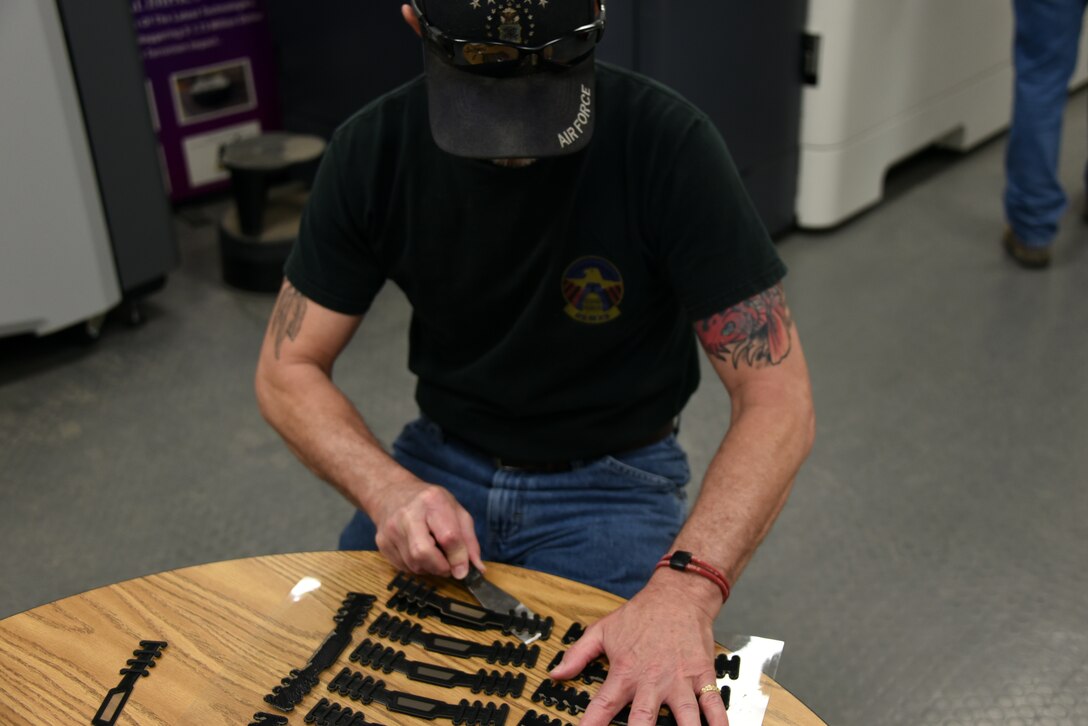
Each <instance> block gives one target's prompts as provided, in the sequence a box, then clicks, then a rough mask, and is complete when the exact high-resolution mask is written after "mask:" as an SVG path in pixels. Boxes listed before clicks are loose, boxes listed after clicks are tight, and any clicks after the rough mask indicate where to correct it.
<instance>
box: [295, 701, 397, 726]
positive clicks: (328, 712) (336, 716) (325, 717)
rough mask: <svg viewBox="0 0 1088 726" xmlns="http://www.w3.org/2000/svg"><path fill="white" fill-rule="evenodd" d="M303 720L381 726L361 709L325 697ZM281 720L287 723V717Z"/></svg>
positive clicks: (336, 725)
mask: <svg viewBox="0 0 1088 726" xmlns="http://www.w3.org/2000/svg"><path fill="white" fill-rule="evenodd" d="M303 721H305V722H306V723H313V724H317V726H381V724H377V723H371V722H370V721H367V720H366V718H364V717H363V712H362V711H352V710H351V709H350V708H344V707H343V706H341V705H340V704H339V703H333V702H332V701H330V700H329V699H327V698H322V699H321V700H320V701H318V702H317V705H315V706H314V707H313V708H311V709H310V712H309V713H308V714H306V718H304V719H303ZM283 722H284V723H287V719H283Z"/></svg>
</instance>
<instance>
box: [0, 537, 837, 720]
mask: <svg viewBox="0 0 1088 726" xmlns="http://www.w3.org/2000/svg"><path fill="white" fill-rule="evenodd" d="M395 575H396V573H395V572H394V571H393V569H392V568H391V567H390V566H389V565H388V564H387V563H386V562H385V561H384V560H383V559H382V558H381V557H380V556H379V555H377V554H376V553H370V552H310V553H300V554H286V555H272V556H267V557H255V558H250V559H242V560H233V561H228V562H216V563H212V564H207V565H200V566H196V567H188V568H184V569H180V570H174V571H170V572H164V573H160V574H157V575H150V576H147V577H140V578H137V579H134V580H128V581H126V582H121V583H118V584H115V585H109V586H107V587H102V588H98V589H96V590H91V591H90V592H86V593H83V594H81V595H74V596H72V597H68V598H65V599H63V600H59V601H57V602H54V603H50V604H48V605H42V606H41V607H37V608H34V609H33V610H29V611H27V612H24V613H20V614H18V615H14V616H11V617H9V618H6V619H4V620H2V621H0V723H4V724H21V723H28V724H42V723H56V724H60V723H64V724H80V723H83V724H87V723H91V722H92V719H93V718H94V717H95V715H96V713H97V712H98V711H99V707H100V706H102V705H103V701H104V699H105V698H106V695H107V694H108V693H109V692H110V691H111V689H114V688H116V687H118V686H119V684H120V682H121V681H122V680H123V678H126V677H127V678H128V680H129V681H135V682H134V683H133V685H132V686H131V689H130V691H131V696H130V697H129V699H128V701H127V702H126V703H125V704H124V707H123V709H122V710H121V711H120V712H119V715H118V716H117V718H116V723H118V724H169V725H171V726H174V725H177V724H199V725H201V726H207V725H210V724H247V723H250V722H251V721H252V720H253V717H254V714H255V713H256V712H258V711H265V712H269V713H273V714H279V715H282V716H286V717H287V718H288V719H289V723H291V724H301V723H303V719H304V716H305V715H306V714H307V712H308V711H310V709H311V708H312V707H313V706H314V705H315V704H316V703H318V701H319V700H320V699H321V698H328V699H329V700H330V701H333V702H338V703H342V705H343V706H344V707H350V708H353V709H354V710H356V711H357V712H358V711H362V712H363V713H364V714H365V718H366V720H367V722H370V723H380V724H419V723H425V722H424V721H421V720H418V719H416V718H414V717H409V716H405V715H403V714H399V713H392V712H390V711H389V710H387V709H386V708H385V707H383V705H381V703H379V702H377V701H375V702H371V703H369V704H368V705H363V704H361V703H359V702H358V701H351V700H348V699H347V698H342V697H340V696H339V695H338V694H335V693H330V692H329V690H328V688H327V686H328V685H329V683H330V681H331V680H332V679H333V677H334V676H335V675H336V674H337V672H338V671H340V670H341V669H342V668H344V667H350V668H351V669H352V670H357V671H362V672H364V673H367V674H369V675H373V676H374V677H375V678H379V679H381V680H383V681H385V682H386V688H388V689H390V690H395V691H400V692H402V693H410V694H414V695H417V696H423V697H426V698H430V699H437V700H440V701H444V702H448V703H451V704H456V703H458V701H459V700H461V699H467V700H468V701H477V700H479V701H483V702H489V701H490V702H499V703H506V704H509V715H508V716H507V718H506V724H507V726H515V725H516V724H517V723H518V722H519V720H520V719H522V717H523V716H524V714H525V713H526V712H527V711H529V710H530V709H531V710H535V711H536V712H537V713H538V714H546V715H547V717H548V718H549V719H560V721H561V722H564V723H565V722H570V723H577V720H578V717H577V716H574V715H571V714H570V713H568V712H566V711H562V710H557V709H555V708H549V707H547V706H546V705H544V704H543V703H540V702H534V701H532V700H531V695H532V694H533V692H534V690H535V689H536V688H537V687H538V686H539V685H540V684H541V683H542V682H543V681H545V680H546V675H545V674H546V672H547V665H548V663H549V662H550V661H551V660H552V657H553V656H554V655H555V654H556V653H558V652H559V651H560V650H563V649H565V648H566V647H568V646H566V645H564V644H563V642H562V638H563V635H564V634H565V633H566V632H567V630H568V628H569V627H570V626H571V624H572V623H574V622H578V623H581V624H582V625H589V624H591V623H592V622H594V621H595V620H597V619H598V618H600V617H602V616H603V615H605V614H607V613H608V612H610V611H612V610H613V609H615V608H616V606H617V605H618V604H620V603H621V602H622V600H621V599H620V598H617V597H615V596H613V595H610V594H608V593H604V592H602V591H600V590H597V589H594V588H591V587H587V586H584V585H580V584H578V583H575V582H572V581H570V580H565V579H562V578H558V577H554V576H551V575H545V574H542V573H539V572H533V571H530V570H523V569H520V568H516V567H510V566H507V565H499V564H492V565H489V566H488V579H489V580H491V581H492V582H494V583H495V584H496V585H498V586H499V587H501V588H503V589H504V590H506V591H507V592H509V593H511V594H512V595H514V596H515V597H517V598H518V599H520V600H521V601H522V602H523V603H525V604H526V605H527V606H528V607H529V608H530V609H532V610H533V612H535V613H537V614H539V615H541V616H551V617H552V618H554V621H555V624H554V628H553V631H552V634H551V637H549V638H548V639H542V640H539V641H537V642H536V644H538V645H539V646H540V655H539V659H538V661H537V663H536V665H535V667H533V668H531V669H529V668H526V667H524V665H523V667H522V668H514V667H511V666H503V665H502V664H501V663H495V664H492V663H488V662H487V661H486V660H476V659H461V658H453V657H449V656H444V655H441V654H439V653H432V652H429V651H425V650H424V649H423V648H421V647H418V646H416V645H402V644H400V643H382V645H391V646H392V647H394V648H397V649H400V650H402V651H404V653H405V654H406V656H407V657H408V658H409V659H411V660H413V661H421V662H426V663H430V664H434V665H440V666H445V667H446V668H454V669H458V670H461V671H467V672H474V671H476V670H477V669H480V668H486V669H487V670H488V671H491V670H499V671H504V670H508V671H514V672H518V673H525V674H526V675H527V680H526V685H525V688H524V691H523V693H522V695H521V696H520V697H517V698H514V697H511V696H509V695H508V696H506V697H505V698H499V697H496V696H488V695H486V694H485V693H483V692H480V693H473V692H471V691H470V690H469V689H468V688H453V689H446V688H442V687H439V686H434V685H430V684H428V683H420V682H418V681H415V680H409V679H408V678H407V676H405V675H403V674H402V673H399V672H392V673H383V672H381V671H376V670H370V669H368V668H366V667H363V666H361V665H360V664H359V663H353V662H351V661H350V660H349V654H350V653H351V652H352V651H353V649H354V648H356V646H357V645H358V644H359V643H361V642H362V641H363V639H365V638H372V639H374V640H375V642H377V641H378V640H379V638H377V636H374V635H368V634H367V627H368V626H369V625H370V624H371V623H372V622H374V620H375V618H376V617H377V616H378V615H380V614H381V613H382V612H388V613H389V614H390V615H391V616H397V617H400V618H403V619H408V620H414V621H415V622H417V623H418V624H420V625H422V626H423V628H424V630H425V632H431V633H437V634H441V635H446V636H454V637H458V638H461V639H465V640H474V641H479V642H480V643H482V644H490V643H492V642H493V641H494V640H501V641H508V642H510V643H513V644H515V645H516V644H517V643H518V641H517V640H516V639H515V638H513V637H512V636H508V635H503V634H502V633H501V632H499V631H470V630H466V629H464V628H458V627H455V626H452V625H447V624H445V623H443V622H441V621H440V620H439V618H437V617H427V618H425V619H419V618H418V617H413V616H412V615H411V614H410V613H401V612H396V611H395V610H392V609H390V608H389V607H388V606H387V601H388V599H389V597H390V595H391V593H390V592H389V591H387V589H386V588H387V585H389V584H390V583H391V581H392V580H393V578H394V576H395ZM427 583H428V584H430V585H434V586H437V593H438V594H440V595H443V596H447V597H452V598H456V599H459V600H462V601H465V602H474V600H473V598H472V597H471V595H469V594H468V592H467V591H465V590H463V589H461V588H460V586H458V585H457V584H455V583H453V582H449V583H444V582H441V581H438V580H433V579H430V580H427ZM350 592H357V593H366V594H370V595H374V596H376V599H375V601H374V605H373V608H372V609H371V611H370V613H369V615H368V617H367V618H366V619H365V620H364V621H362V623H361V624H360V625H358V626H357V627H355V629H354V633H353V635H352V639H351V644H350V645H349V646H348V647H347V648H346V649H344V650H343V652H342V653H341V654H340V656H339V658H338V659H337V661H336V663H335V665H334V666H332V667H331V668H329V669H328V670H326V671H325V672H324V673H323V674H322V676H321V679H320V682H319V683H318V685H316V686H314V687H313V690H312V691H311V692H310V693H309V694H308V695H307V696H306V697H305V698H304V699H303V700H302V701H301V702H300V703H299V704H298V706H297V707H296V708H295V709H294V710H293V711H291V712H290V713H286V714H284V713H282V712H280V711H277V710H276V709H275V708H273V707H272V706H270V705H269V704H267V703H265V701H264V696H265V695H266V694H269V693H270V692H271V690H272V688H273V687H274V686H276V685H277V684H279V683H280V679H282V678H284V677H285V676H287V675H288V674H289V673H290V671H291V670H292V669H301V668H303V666H305V665H306V664H307V662H308V661H309V659H310V657H311V656H312V655H313V654H314V653H315V651H316V650H317V649H318V647H319V646H320V645H321V644H322V642H323V641H324V640H325V639H326V638H327V637H328V636H329V634H330V633H331V632H333V630H334V628H336V627H337V623H336V622H334V620H333V616H334V615H335V613H336V612H337V609H338V608H340V607H341V604H342V602H343V601H344V599H345V597H347V594H348V593H350ZM141 641H165V642H166V643H168V646H166V647H165V648H162V649H161V652H160V655H159V656H158V657H155V656H154V654H153V652H152V651H156V649H157V646H154V645H150V646H144V647H142V646H141V645H140V642H141ZM141 650H142V651H145V655H143V656H140V655H138V654H137V655H134V651H141ZM723 652H724V651H723ZM133 659H135V661H136V665H135V667H136V668H143V669H144V670H146V672H147V674H148V675H147V676H146V677H137V676H123V675H122V674H121V669H124V668H126V667H128V668H132V667H134V666H133V665H132V664H129V665H126V663H127V661H130V660H133ZM145 661H153V662H154V664H155V665H154V667H146V666H143V665H142V663H143V662H145ZM761 679H762V680H761V684H760V687H761V689H762V691H763V693H765V694H766V695H768V696H769V697H770V703H769V707H768V710H767V715H766V719H765V721H764V723H766V724H775V725H778V724H798V725H803V726H808V725H817V724H823V722H822V721H821V720H820V719H819V718H818V717H816V716H815V715H813V714H812V713H811V712H810V711H809V710H808V709H807V708H806V707H805V706H804V704H802V703H801V702H800V701H799V700H797V698H795V697H794V696H793V695H792V694H790V693H789V692H788V691H786V690H785V689H784V688H782V687H781V686H779V685H778V684H777V683H775V682H774V681H773V680H771V679H769V678H767V677H766V676H762V677H761ZM563 685H565V686H573V687H575V688H578V689H584V690H586V691H589V692H595V691H596V688H597V687H598V685H597V684H594V685H585V684H583V683H582V682H581V681H577V682H575V681H572V682H569V683H566V684H563ZM344 723H347V721H344ZM353 723H354V722H353ZM433 723H435V724H443V723H444V724H449V723H451V722H450V721H448V720H447V721H440V720H436V721H433Z"/></svg>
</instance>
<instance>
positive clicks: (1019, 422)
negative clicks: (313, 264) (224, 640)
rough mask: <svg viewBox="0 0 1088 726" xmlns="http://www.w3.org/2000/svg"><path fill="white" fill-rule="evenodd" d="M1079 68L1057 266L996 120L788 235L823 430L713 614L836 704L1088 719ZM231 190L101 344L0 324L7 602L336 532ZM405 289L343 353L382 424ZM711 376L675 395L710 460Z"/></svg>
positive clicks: (890, 720)
mask: <svg viewBox="0 0 1088 726" xmlns="http://www.w3.org/2000/svg"><path fill="white" fill-rule="evenodd" d="M1085 100H1086V98H1085V95H1084V94H1083V93H1082V94H1079V95H1077V96H1074V98H1073V102H1072V103H1071V105H1070V107H1069V111H1068V121H1067V125H1066V140H1065V145H1064V155H1063V166H1062V176H1063V180H1064V183H1065V186H1066V188H1067V189H1068V190H1070V192H1071V193H1072V194H1073V195H1074V197H1075V199H1076V201H1074V203H1073V205H1072V207H1071V210H1070V213H1069V214H1068V216H1067V218H1066V220H1065V223H1064V226H1063V230H1062V232H1061V236H1060V238H1059V239H1058V241H1057V248H1056V260H1055V265H1054V267H1053V268H1052V269H1051V270H1048V271H1046V272H1042V273H1039V272H1034V273H1033V272H1025V271H1022V270H1020V269H1017V268H1015V267H1014V266H1012V265H1011V264H1010V263H1009V262H1008V261H1007V260H1005V259H1004V258H1003V257H1002V255H1001V253H1000V251H999V247H998V243H997V239H998V236H999V234H1000V232H1001V228H1002V221H1001V207H1000V203H999V197H1000V191H1001V186H1002V154H1003V151H1004V140H1003V139H997V140H995V141H993V142H991V143H989V144H987V145H985V146H984V147H982V148H980V149H978V150H976V151H975V152H973V153H971V154H969V155H966V156H958V155H952V154H943V153H937V152H934V153H928V154H925V155H923V156H922V157H921V158H919V159H916V160H914V161H912V162H910V163H909V164H908V165H906V166H905V167H904V168H901V169H900V170H898V171H897V172H896V173H895V174H893V176H892V177H891V179H890V181H889V190H888V199H887V200H886V202H885V203H884V204H882V205H881V206H879V207H878V208H876V209H874V210H872V211H871V212H869V213H867V214H865V215H863V216H861V217H859V218H857V219H855V220H853V221H852V222H851V223H849V224H847V225H845V226H843V227H841V228H839V229H837V230H835V231H832V232H829V233H822V234H801V233H798V234H792V235H790V236H788V237H787V238H785V239H783V240H782V242H781V246H780V249H781V252H782V254H783V255H784V257H785V259H786V261H787V262H788V264H789V265H790V267H791V274H790V277H789V279H788V288H787V289H788V291H789V293H790V296H791V303H792V307H793V310H794V313H795V316H796V318H797V320H798V323H799V326H800V329H801V332H802V335H803V339H804V342H805V345H806V350H807V354H808V357H809V361H810V365H811V369H812V376H813V381H814V388H815V396H816V403H817V408H818V415H819V433H818V441H817V444H816V448H815V450H814V452H813V454H812V457H811V459H810V460H809V462H808V464H807V465H806V467H805V469H804V470H803V472H802V474H801V476H800V477H799V480H798V482H797V485H796V489H795V493H794V495H793V497H792V499H791V500H790V503H789V506H788V507H787V509H786V510H785V512H784V513H783V515H782V517H781V519H780V520H779V522H778V524H777V526H776V528H775V530H774V531H773V532H772V534H771V536H770V537H769V538H768V540H767V541H766V543H765V544H764V546H763V548H762V549H761V550H760V552H759V554H758V555H757V557H756V558H755V560H754V561H753V563H752V564H751V566H750V567H749V570H748V572H747V573H746V575H745V577H744V578H743V579H742V581H741V582H740V583H739V585H738V587H737V588H736V592H735V595H734V597H733V599H732V600H731V601H730V603H729V606H728V608H727V609H726V610H725V611H724V613H723V615H722V616H721V619H720V622H719V624H718V632H719V633H720V634H722V635H724V634H725V633H748V634H756V635H765V636H769V637H775V638H780V639H782V640H785V641H786V650H785V654H784V657H783V661H782V667H781V669H780V671H779V680H780V681H781V682H782V683H783V684H784V685H786V686H787V687H788V688H790V689H791V690H793V691H794V692H795V693H797V694H798V695H799V696H800V697H801V698H802V699H803V700H804V701H805V702H807V703H808V704H809V705H810V706H811V707H812V708H813V709H814V710H816V711H817V712H818V713H819V714H821V715H822V716H823V717H824V718H825V719H827V721H828V722H829V723H831V724H850V725H853V724H856V725H858V726H884V725H893V724H933V725H942V726H953V725H954V724H955V725H963V726H966V725H971V726H982V725H983V724H1007V725H1009V726H1014V725H1015V724H1054V725H1059V724H1088V695H1086V694H1088V605H1086V604H1085V601H1086V599H1088V576H1086V574H1085V566H1086V564H1088V435H1086V434H1088V376H1086V375H1085V374H1086V372H1088V371H1086V363H1088V305H1086V301H1088V226H1086V225H1085V224H1084V223H1082V222H1081V221H1080V219H1079V217H1078V216H1077V214H1078V213H1079V212H1080V209H1081V204H1080V198H1081V196H1082V190H1083V184H1082V182H1081V171H1082V166H1083V162H1084V160H1085V158H1088V149H1086V143H1085V141H1086V132H1085V129H1086V122H1088V121H1086V118H1085V117H1086V113H1085V111H1086V109H1085ZM221 212H222V206H221V205H219V206H217V205H214V204H213V205H209V206H205V207H201V208H195V209H194V208H190V209H186V210H183V211H181V212H180V213H179V214H178V215H177V218H176V224H177V230H178V234H179V236H180V240H181V245H182V252H183V260H184V262H183V266H182V268H181V269H179V270H178V271H177V272H176V273H174V274H172V275H171V277H170V280H169V284H168V286H167V288H166V289H165V290H164V291H162V292H161V293H159V294H157V295H155V296H154V297H152V298H151V299H150V300H149V301H148V302H147V304H146V312H147V316H148V321H147V323H146V324H145V325H144V326H142V327H140V328H128V327H126V326H125V325H124V324H122V323H119V322H112V323H111V324H110V326H109V327H108V328H107V330H106V334H105V336H104V338H103V339H102V340H101V341H100V342H99V343H98V344H97V345H96V346H95V347H93V348H90V349H78V348H73V347H71V346H69V345H67V344H65V343H63V342H61V341H58V340H52V339H45V340H31V339H8V340H3V341H0V472H3V473H2V475H0V493H2V497H3V506H2V507H0V531H2V532H3V538H2V540H0V541H2V544H3V547H2V548H0V616H5V615H9V614H12V613H15V612H18V611H21V610H23V609H26V608H30V607H33V606H35V605H38V604H41V603H44V602H47V601H50V600H53V599H56V598H60V597H64V596H66V595H70V594H73V593H76V592H80V591H82V590H85V589H88V588H92V587H97V586H100V585H104V584H107V583H110V582H115V581H118V580H122V579H125V578H130V577H134V576H138V575H142V574H146V573H150V572H155V571H159V570H163V569H169V568H175V567H181V566H185V565H191V564H196V563H200V562H207V561H213V560H221V559H227V558H234V557H243V556H248V555H256V554H263V553H270V552H284V551H296V550H315V549H329V548H333V547H334V546H335V542H336V533H337V531H338V529H339V527H340V525H341V524H342V522H343V521H344V519H345V518H346V517H347V516H348V510H347V507H346V504H345V503H343V502H342V501H341V500H340V499H339V498H338V496H337V495H336V494H334V493H333V492H332V491H331V490H330V489H329V488H327V487H325V486H324V485H322V484H320V483H318V482H316V481H314V480H313V479H312V478H311V476H310V475H309V474H308V473H307V472H306V471H305V470H304V469H303V468H302V467H301V466H300V465H299V464H298V463H297V462H295V460H294V459H293V458H292V457H291V455H290V454H289V453H288V452H287V451H286V449H285V448H284V447H283V446H282V444H281V443H280V442H279V441H278V439H277V438H276V436H275V435H274V434H273V433H272V432H271V431H270V430H269V429H268V428H267V427H266V426H265V424H264V423H263V422H262V420H261V419H260V416H259V415H258V413H257V410H256V407H255V405H254V402H253V395H252V392H251V389H252V384H251V379H252V372H253V366H254V359H255V356H256V352H257V348H258V344H259V341H260V338H261V335H262V332H263V328H264V324H265V320H266V318H267V316H268V314H269V312H270V310H271V306H272V299H271V298H270V297H268V296H264V295H258V294H249V293H243V292H238V291H235V290H231V289H229V288H226V287H225V286H224V285H222V284H221V283H220V281H219V279H218V274H219V272H218V261H217V257H216V254H217V252H216V246H215V226H214V225H215V222H216V220H217V218H218V215H219V214H220V213H221ZM407 316H408V310H407V307H406V305H405V302H404V300H403V299H402V298H401V297H400V296H399V294H398V293H396V292H395V291H394V290H392V289H390V290H386V291H385V292H384V293H383V294H382V297H381V299H380V301H379V302H378V304H377V305H376V306H375V308H374V310H373V312H372V313H371V314H370V316H369V317H368V319H367V320H366V321H365V323H364V325H363V327H362V331H361V334H360V335H359V336H358V337H357V339H356V341H355V342H354V343H353V344H352V345H351V346H350V348H349V349H348V351H347V352H346V354H345V358H344V360H343V362H342V363H341V364H340V366H339V367H338V380H339V382H340V383H341V385H342V386H343V387H344V388H345V389H346V391H347V392H348V394H349V395H350V396H352V397H353V398H354V400H356V401H357V402H358V403H359V405H360V406H361V407H362V408H363V409H364V411H365V412H366V414H367V415H368V417H369V419H370V421H371V422H372V424H373V426H374V428H375V429H376V431H377V432H378V433H379V435H381V436H382V437H383V438H384V439H385V440H387V441H388V440H390V439H391V438H392V437H393V436H394V435H395V434H396V432H397V430H398V428H399V426H400V424H401V423H402V422H404V421H405V420H407V419H408V418H409V417H411V416H412V415H413V413H414V407H413V404H412V399H411V391H412V384H413V381H412V379H411V377H410V376H409V375H408V374H407V372H406V371H405V370H404V363H405V360H406V338H405V322H406V320H407ZM727 420H728V405H727V401H726V398H725V396H724V394H723V392H722V391H721V390H720V387H719V386H717V385H716V384H715V382H714V381H713V379H712V378H711V377H707V379H706V383H705V385H704V386H703V388H701V389H700V391H699V393H698V394H697V396H696V398H695V400H694V401H693V402H692V403H691V405H690V406H689V408H688V410H687V412H686V414H685V417H684V430H683V432H682V440H683V442H684V444H685V445H686V446H687V447H688V449H689V451H690V453H691V457H692V463H693V467H694V468H695V470H696V471H701V470H702V469H703V468H705V466H706V462H707V461H708V459H709V456H710V453H711V451H712V450H713V448H714V447H715V446H716V444H717V442H718V441H719V440H720V437H721V435H722V433H723V431H724V429H725V426H726V422H727Z"/></svg>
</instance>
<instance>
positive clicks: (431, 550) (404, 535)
mask: <svg viewBox="0 0 1088 726" xmlns="http://www.w3.org/2000/svg"><path fill="white" fill-rule="evenodd" d="M377 499H378V500H379V501H380V502H381V503H380V505H379V506H378V507H377V511H375V512H373V514H372V516H373V518H374V524H375V526H376V527H377V530H378V533H377V537H376V541H377V544H378V550H379V551H381V553H382V554H383V555H384V556H385V558H386V559H387V560H389V562H391V563H392V564H393V566H394V567H396V568H397V569H400V570H406V571H408V572H412V573H416V574H421V573H427V574H431V575H439V576H442V577H449V576H450V575H453V577H456V578H462V577H464V576H465V575H467V574H468V563H469V561H470V560H471V561H472V563H473V564H475V565H476V568H477V569H479V570H480V571H481V572H482V571H483V570H484V563H483V560H481V559H480V543H479V541H478V540H477V539H476V530H475V529H474V528H473V525H472V515H470V514H469V513H468V512H467V511H465V508H464V507H462V506H461V505H460V504H459V503H458V502H457V500H456V499H454V498H453V495H452V494H450V493H449V492H448V491H447V490H445V489H443V488H442V487H440V486H436V485H434V484H427V483H425V482H422V481H418V480H417V481H415V482H405V481H398V482H396V483H395V484H391V485H388V486H386V487H385V488H384V489H383V490H382V491H381V492H380V493H379V496H378V497H377Z"/></svg>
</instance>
